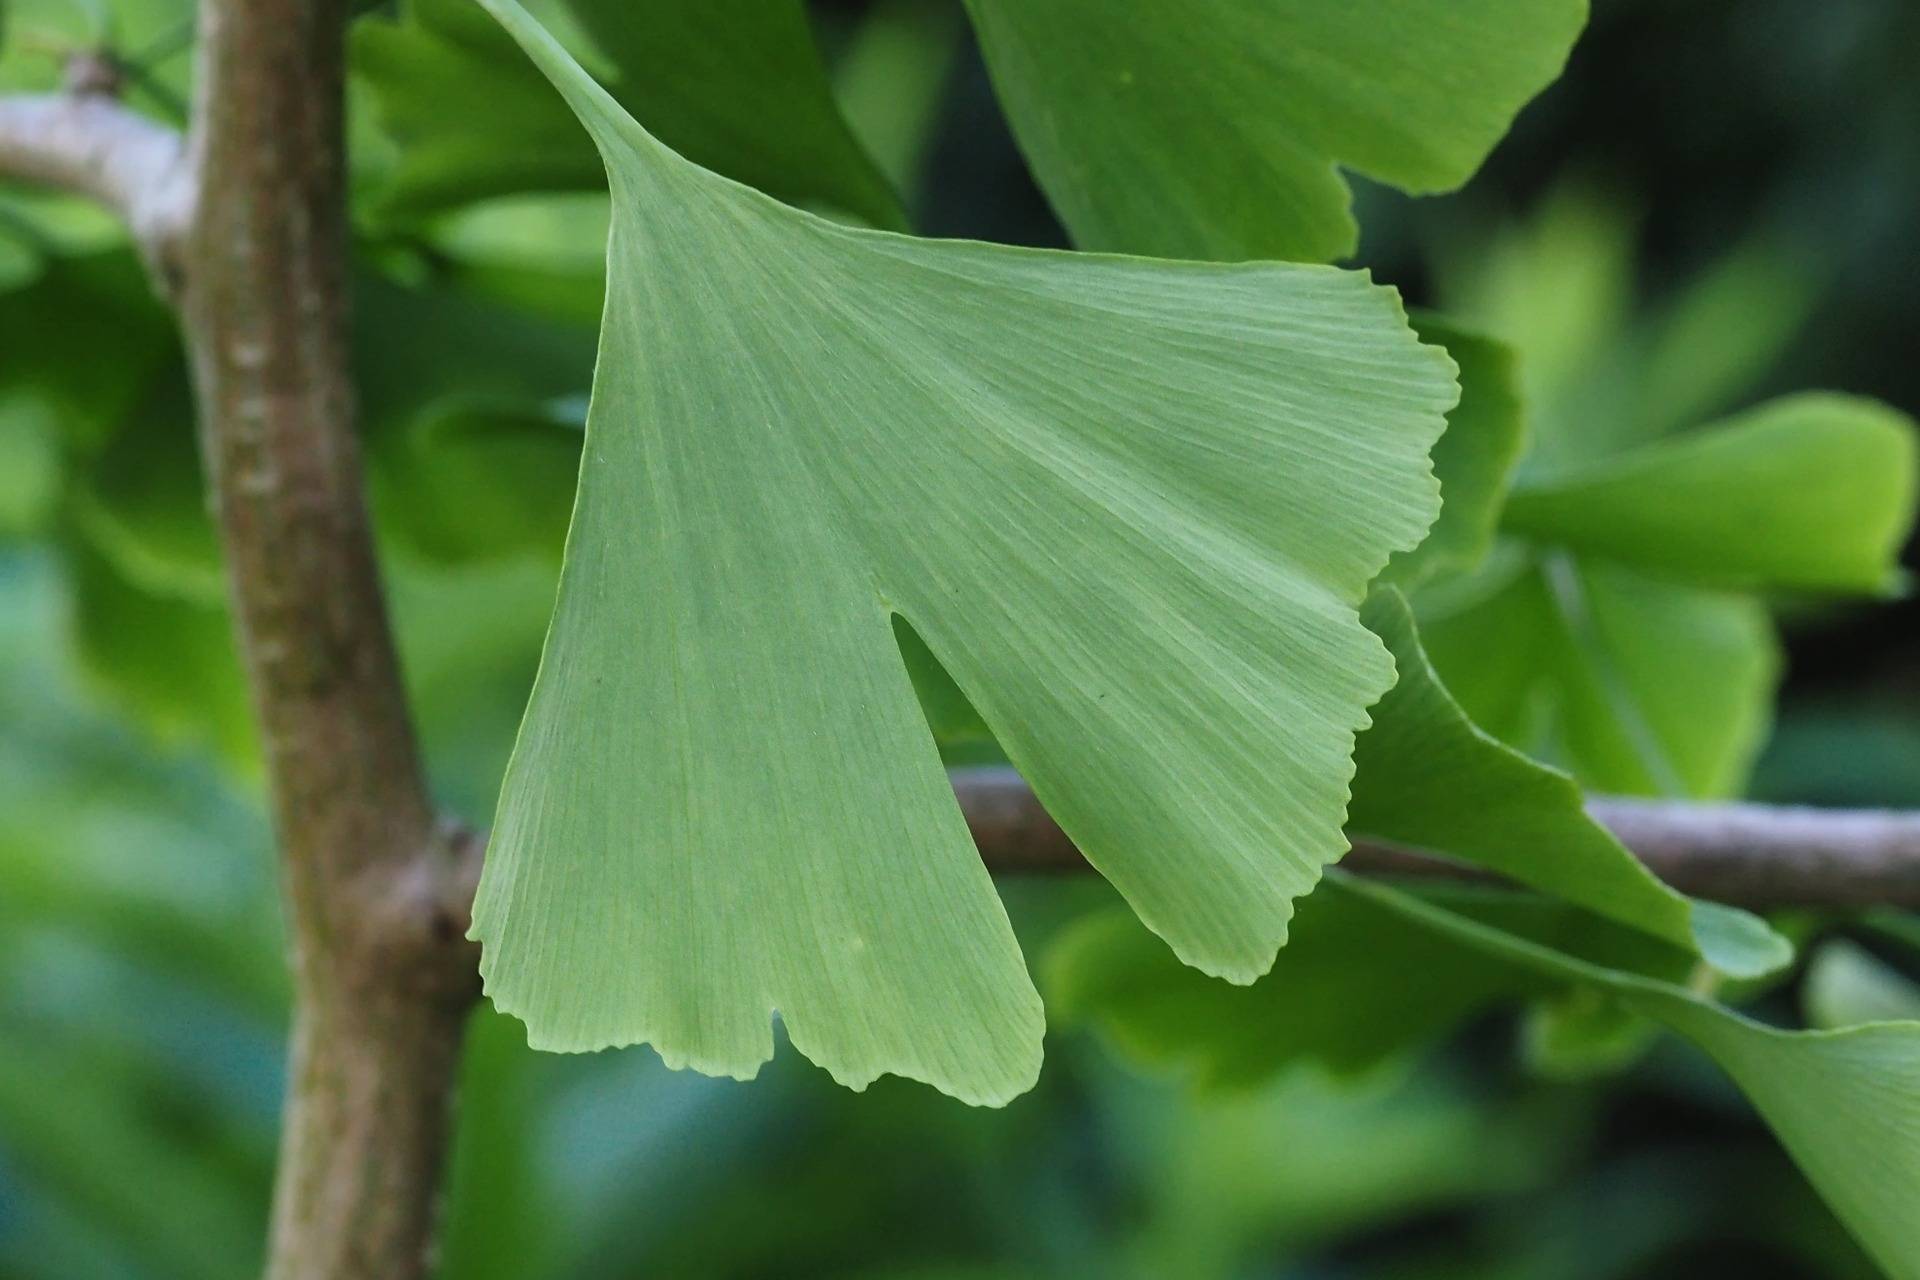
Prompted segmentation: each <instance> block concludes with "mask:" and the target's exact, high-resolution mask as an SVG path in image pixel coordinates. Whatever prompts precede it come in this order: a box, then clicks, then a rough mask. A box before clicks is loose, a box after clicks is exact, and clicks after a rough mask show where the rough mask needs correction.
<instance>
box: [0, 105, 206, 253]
mask: <svg viewBox="0 0 1920 1280" xmlns="http://www.w3.org/2000/svg"><path fill="white" fill-rule="evenodd" d="M181 157H182V145H181V139H180V135H179V134H178V133H177V132H175V131H174V130H172V129H169V128H168V127H166V126H165V125H163V124H158V123H155V122H154V121H152V120H149V119H148V118H147V117H145V116H143V115H141V114H140V113H139V112H137V111H132V110H129V109H128V108H127V107H125V106H123V105H121V104H120V103H119V102H118V101H116V100H115V99H114V98H112V97H110V96H108V95H106V94H102V93H95V92H80V93H74V92H68V93H51V94H17V95H12V96H7V97H0V177H4V178H8V179H15V180H19V181H24V182H32V183H38V184H40V185H43V186H48V187H52V188H55V189H57V190H60V191H67V192H71V193H73V194H75V195H82V196H87V197H89V198H91V199H94V200H97V201H99V202H100V203H101V204H103V205H105V206H106V207H107V208H108V209H110V210H112V211H113V212H114V213H115V214H117V215H118V216H119V217H120V219H121V220H122V221H123V222H125V223H126V225H127V228H128V230H129V231H130V232H131V234H132V235H133V237H134V240H135V242H136V243H138V244H139V246H140V249H141V252H142V254H143V255H144V256H145V257H146V259H147V260H148V262H149V263H151V264H153V265H154V266H155V267H156V268H159V269H160V271H161V273H162V274H163V276H165V277H168V278H170V277H171V275H172V274H173V271H174V256H175V253H176V250H177V248H178V244H179V240H180V235H181V233H182V231H183V230H184V229H185V227H186V223H187V218H188V216H189V213H190V205H191V201H192V191H193V187H192V182H191V181H190V179H189V175H188V174H187V172H186V167H185V165H183V164H182V162H181Z"/></svg>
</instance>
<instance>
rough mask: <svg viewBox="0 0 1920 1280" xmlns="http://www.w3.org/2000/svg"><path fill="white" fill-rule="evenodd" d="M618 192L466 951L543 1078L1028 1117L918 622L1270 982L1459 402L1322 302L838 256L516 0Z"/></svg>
mask: <svg viewBox="0 0 1920 1280" xmlns="http://www.w3.org/2000/svg"><path fill="white" fill-rule="evenodd" d="M488 6H489V8H490V9H491V10H492V11H493V12H494V13H495V14H496V15H497V16H499V17H500V19H501V21H502V22H503V23H504V24H505V25H506V26H507V27H508V29H509V30H511V31H512V32H513V33H514V34H515V36H516V37H517V38H518V39H519V40H520V41H521V43H522V44H523V45H524V46H525V47H526V48H527V50H528V52H529V53H530V54H532V55H533V57H534V58H535V60H536V61H537V62H538V63H539V64H540V65H541V66H542V68H543V69H544V70H545V71H546V72H547V73H548V74H549V75H550V76H551V77H553V79H554V80H555V81H556V83H558V84H559V85H560V87H561V88H562V89H563V91H564V92H565V93H566V94H567V96H568V98H569V100H570V101H571V102H572V104H573V105H574V107H575V109H576V111H578V112H579V113H580V115H581V116H582V118H583V119H584V120H585V121H586V123H587V124H588V126H589V127H590V129H591V130H592V131H593V133H594V135H595V137H596V140H597V141H598V142H599V144H600V146H601V147H602V150H603V152H604V154H605V156H606V158H607V162H608V167H609V170H610V172H611V175H612V183H613V190H614V193H615V206H614V207H615V219H614V229H613V236H612V242H611V246H610V249H609V269H608V279H609V297H608V307H607V317H606V323H605V327H604V330H603V333H602V347H601V360H600V365H599V369H598V372H597V374H596V385H595V388H594V395H593V402H592V408H591V410H590V412H589V415H588V423H587V442H586V448H585V459H584V463H583V470H582V476H581V483H580V495H579V499H578V503H577V506H576V508H575V514H574V520H573V526H572V530H571V532H570V534H569V545H568V551H567V560H566V565H565V569H564V571H563V580H562V585H561V590H560V597H559V602H558V606H557V610H556V613H555V617H554V622H553V628H552V631H551V633H550V635H549V639H548V645H547V651H546V656H545V659H544V662H543V666H542V670H541V673H540V677H539V680H538V682H537V684H536V687H535V691H534V694H533V698H532V701H531V704H530V706H529V708H528V712H527V719H526V722H525V724H524V725H523V727H522V730H521V736H520V741H519V744H518V746H517V748H516V753H515V758H514V761H513V764H512V766H511V767H510V769H509V772H508V778H507V782H506V786H505V788H504V791H503V795H502V799H501V806H500V811H499V815H498V819H497V821H496V823H495V826H494V836H493V841H492V844H491V846H490V848H489V852H488V859H487V868H486V875H485V878H484V881H483V883H482V885H481V889H480V895H479V900H478V902H477V903H476V906H475V912H474V931H475V935H476V936H477V937H479V938H480V939H482V941H483V942H484V944H485V946H484V951H483V962H482V970H483V973H484V975H485V977H486V981H487V986H488V990H489V991H490V992H491V994H492V995H493V998H494V999H495V1001H496V1003H498V1004H499V1005H500V1006H501V1007H502V1008H504V1009H506V1010H508V1011H510V1012H514V1013H516V1014H518V1015H519V1016H521V1017H522V1018H524V1019H525V1020H527V1022H528V1024H529V1030H530V1036H531V1039H532V1040H533V1042H534V1043H535V1044H537V1045H541V1046H544V1047H548V1048H569V1049H583V1048H590V1047H595V1046H599V1045H606V1044H615V1043H630V1042H634V1041H647V1042H649V1043H652V1044H653V1045H654V1046H655V1047H656V1048H658V1049H659V1050H660V1051H661V1053H662V1056H663V1057H665V1058H666V1059H667V1060H668V1061H670V1062H672V1063H675V1064H678V1065H693V1066H697V1067H699V1068H701V1069H703V1070H707V1071H711V1072H724V1073H731V1074H736V1075H748V1074H751V1073H752V1072H753V1071H754V1070H756V1068H757V1067H758V1065H759V1064H760V1063H761V1062H762V1061H764V1060H765V1059H766V1058H767V1057H768V1056H769V1055H770V1054H771V1052H772V1036H771V1032H770V1028H769V1026H768V1014H769V1012H770V1011H771V1010H775V1009H777V1010H779V1012H780V1014H781V1016H782V1018H783V1019H784V1021H785V1023H786V1027H787V1030H788V1034H789V1036H790V1038H791V1039H792V1041H793V1043H794V1044H795V1046H796V1047H797V1048H799V1049H800V1050H801V1051H802V1052H803V1053H805V1054H807V1056H809V1057H811V1058H813V1059H814V1060H815V1061H816V1062H819V1063H821V1064H822V1065H823V1066H825V1067H827V1069H828V1070H829V1071H831V1072H832V1073H833V1074H834V1075H835V1076H836V1078H838V1079H841V1080H843V1081H846V1082H848V1083H850V1084H855V1085H859V1084H864V1083H865V1082H867V1081H869V1080H871V1079H873V1078H874V1077H875V1076H876V1075H878V1074H880V1073H882V1072H895V1073H898V1074H902V1075H907V1076H911V1077H914V1078H917V1079H922V1080H927V1081H929V1082H931V1083H934V1084H936V1085H938V1086H939V1087H940V1088H942V1089H945V1090H947V1091H949V1092H952V1093H954V1094H956V1095H957V1096H960V1097H962V1098H966V1099H970V1100H974V1101H1000V1100H1004V1099H1005V1098H1007V1097H1009V1096H1011V1095H1012V1094H1014V1093H1016V1092H1018V1091H1019V1090H1021V1089H1022V1088H1024V1087H1026V1086H1027V1085H1028V1084H1029V1083H1030V1082H1031V1080H1032V1078H1033V1075H1034V1072H1035V1070H1036V1069H1037V1066H1038V1056H1039V1037H1040V1031H1041V1018H1040V1011H1039V1005H1038V1000H1037V998H1036V997H1035V995H1034V993H1033V991H1032V988H1031V985H1030V983H1029V982H1028V980H1027V977H1026V974H1025V972H1024V969H1023V966H1022V964H1021V959H1020V955H1019V952H1018V949H1017V947H1016V945H1015V943H1014V940H1013V937H1012V934H1011V932H1010V930H1009V929H1008V927H1007V924H1006V918H1005V915H1004V912H1003V911H1002V909H1001V906H1000V904H999V902H998V900H997V898H996V897H995V895H994V891H993V887H992V883H991V881H990V880H989V878H988V876H987V874H986V871H985V869H984V868H983V867H982V866H981V864H980V861H979V858H978V856H977V854H976V853H975V851H974V849H973V847H972V843H971V841H970V840H969V838H968V835H967V831H966V827H965V824H964V822H963V821H962V819H961V815H960V812H959V809H958V807H957V805H956V804H955V802H954V800H953V797H952V795H951V793H950V791H949V790H948V787H947V783H946V779H945V775H944V773H943V772H942V770H941V768H940V762H939V758H938V755H937V753H936V751H935V750H934V747H933V743H932V741H931V739H930V736H929V734H928V731H927V727H926V724H925V722H924V721H923V720H922V718H921V715H920V712H919V708H918V706H917V704H916V702H915V700H914V697H913V691H912V687H911V684H910V683H909V680H908V677H907V673H906V669H905V667H904V665H903V663H902V661H901V657H900V651H899V649H898V647H897V645H896V643H895V640H894V635H893V627H892V623H891V615H893V614H898V615H899V616H901V617H903V618H905V619H906V620H907V621H908V622H909V623H910V624H911V626H912V627H913V629H914V630H915V631H916V632H918V633H919V635H920V636H921V637H922V638H924V640H925V641H926V643H927V645H928V646H929V647H930V649H931V651H932V652H933V653H934V654H935V655H937V657H938V659H939V660H940V662H941V663H942V664H943V665H944V666H945V667H946V668H947V670H949V671H950V672H952V674H953V675H954V677H955V679H956V680H957V681H958V683H959V686H960V687H961V688H962V689H963V690H964V691H965V692H966V694H967V696H968V697H969V698H970V699H971V700H972V702H973V704H974V705H975V706H976V707H978V708H979V710H980V713H981V714H982V715H983V716H984V718H985V720H986V722H987V723H988V724H989V725H991V726H992V728H993V730H994V733H995V735H996V736H997V737H998V739H999V741H1000V742H1001V743H1002V744H1003V745H1004V746H1005V748H1006V750H1007V754H1008V756H1009V758H1010V759H1011V760H1012V761H1013V762H1014V763H1015V764H1016V765H1017V766H1018V767H1019V768H1020V769H1021V770H1022V772H1023V773H1024V774H1025V775H1026V776H1027V778H1028V779H1029V781H1030V782H1031V783H1032V785H1033V787H1034V789H1035V791H1036V793H1037V794H1038V795H1039V796H1040V798H1041V799H1042V801H1043V802H1044V803H1045V804H1046V805H1047V806H1048V808H1049V809H1050V810H1051V812H1052V813H1053V814H1054V816H1055V817H1056V818H1058V819H1059V821H1060V823H1061V825H1062V826H1063V827H1064V828H1065V829H1066V830H1067V831H1068V832H1069V833H1070V834H1071V835H1072V837H1073V838H1074V840H1075V841H1076V842H1077V843H1078V844H1079V846H1080V848H1081V849H1083V850H1084V851H1085V852H1086V853H1087V855H1088V856H1089V858H1090V859H1091V860H1092V861H1093V863H1094V864H1095V865H1096V866H1097V867H1099V868H1100V869H1101V870H1102V871H1103V872H1104V873H1105V874H1106V875H1107V876H1108V878H1109V879H1111V880H1112V881H1113V882H1114V883H1115V884H1116V885H1117V886H1118V887H1119V888H1120V890H1121V891H1122V893H1124V894H1125V895H1126V896H1127V898H1128V899H1129V900H1130V901H1131V902H1132V904H1133V905H1134V907H1135V909H1136V910H1137V911H1139V913H1140V915H1141V917H1142V918H1143V919H1144V920H1145V921H1146V922H1147V923H1148V924H1149V925H1150V926H1151V927H1153V928H1154V929H1155V931H1156V932H1158V933H1160V934H1161V935H1162V936H1163V937H1164V938H1166V939H1167V940H1168V941H1169V942H1170V943H1171V944H1172V945H1173V947H1174V948H1175V950H1176V951H1177V952H1178V953H1179V954H1180V955H1181V957H1182V958H1183V959H1185V960H1187V961H1188V962H1190V963H1193V964H1196V965H1199V966H1201V967H1203V968H1205V969H1207V970H1208V971H1210V972H1213V973H1218V974H1223V975H1228V976H1231V977H1233V978H1236V979H1239V980H1241V981H1247V980H1251V979H1252V978H1253V977H1255V976H1257V975H1258V974H1260V973H1261V972H1264V971H1265V970H1266V969H1267V967H1268V966H1269V965H1270V964H1271V963H1272V959H1273V955H1274V952H1275V950H1276V948H1277V947H1278V946H1279V944H1280V942H1281V941H1282V939H1283V937H1284V935H1285V930H1286V922H1287V919H1288V917H1289V916H1290V915H1291V911H1292V899H1293V898H1295V897H1297V896H1298V895H1300V894H1302V893H1304V892H1305V891H1306V890H1307V889H1309V888H1310V887H1311V886H1312V885H1313V884H1314V882H1315V881H1316V880H1317V879H1318V876H1319V873H1320V869H1321V867H1322V866H1323V865H1324V864H1325V863H1326V862H1328V861H1330V860H1332V859H1333V858H1335V857H1337V856H1338V855H1339V853H1340V852H1341V851H1342V850H1343V849H1344V847H1345V842H1344V839H1343V838H1342V836H1341V834H1340V819H1341V815H1342V813H1343V811H1344V808H1345V802H1346V788H1347V780H1348V778H1349V777H1350V775H1351V764H1350V760H1349V753H1350V751H1351V748H1352V734H1353V732H1354V731H1355V730H1356V729H1357V728H1359V727H1360V726H1361V725H1363V724H1364V723H1365V720H1366V717H1365V712H1364V708H1365V707H1366V706H1367V705H1368V704H1369V703H1371V702H1372V701H1373V700H1374V699H1375V698H1377V697H1378V696H1379V695H1380V693H1381V692H1383V691H1384V690H1385V688H1386V687H1387V685H1388V684H1389V683H1390V682H1391V680H1392V663H1391V660H1390V659H1389V657H1388V655H1387V653H1386V651H1385V649H1384V648H1382V647H1381V645H1380V644H1379V642H1378V641H1377V640H1376V639H1375V638H1374V637H1373V636H1372V635H1371V634H1370V633H1369V632H1367V631H1366V630H1365V628H1364V627H1362V626H1361V624H1360V622H1359V619H1358V617H1357V615H1356V612H1355V609H1356V606H1357V605H1358V603H1359V601H1360V599H1361V597H1362V595H1363V592H1364V589H1365V584H1366V582H1367V580H1368V579H1369V578H1371V577H1372V576H1373V575H1374V574H1375V573H1376V572H1377V571H1378V570H1379V569H1380V567H1381V566H1382V565H1383V564H1384V563H1385V561H1386V559H1387V557H1388V555H1389V554H1390V553H1391V552H1392V551H1393V550H1395V549H1398V548H1401V547H1406V546H1410V545H1412V544H1413V543H1414V542H1415V541H1417V540H1418V538H1419V537H1420V536H1421V534H1422V533H1424V531H1425V529H1426V527H1427V525H1428V524H1429V523H1430V522H1431V521H1432V519H1433V516H1434V514H1435V509H1436V500H1437V492H1436V486H1435V484H1434V481H1433V477H1432V474H1431V472H1430V471H1429V469H1428V464H1427V458H1426V454H1427V450H1428V449H1429V448H1430V447H1431V445H1432V443H1433V440H1434V439H1435V437H1436V436H1437V435H1438V434H1439V431H1440V428H1441V425H1442V421H1443V414H1444V413H1445V411H1446V409H1447V408H1448V407H1450V405H1451V404H1452V401H1453V397H1454V385H1453V381H1452V377H1451V365H1450V364H1449V362H1448V361H1447V360H1446V358H1445V357H1444V355H1443V354H1442V353H1440V352H1437V351H1434V350H1433V349H1431V348H1427V347H1422V346H1420V345H1419V344H1418V342H1417V341H1416V340H1415V338H1414V337H1413V335H1412V333H1411V332H1410V331H1409V330H1408V329H1407V327H1406V324H1405V320H1404V316H1403V315H1402V313H1401V311H1400V308H1399V305H1398V301H1397V299H1396V298H1395V296H1394V295H1393V294H1392V293H1391V292H1390V291H1388V290H1384V289H1380V288H1377V287H1375V286H1373V285H1371V284H1369V283H1368V282H1367V281H1366V280H1365V278H1364V277H1361V276H1358V275H1354V274H1350V273H1345V272H1338V271H1333V270H1329V269H1325V268H1306V267H1287V266H1280V265H1259V266H1250V267H1241V268H1235V267H1218V266H1205V265H1193V264H1176V263H1162V262H1148V261H1137V260H1129V259H1120V258H1098V257H1085V256H1078V255H1068V254H1058V253H1044V252H1034V251H1025V250H1012V249H1003V248H996V247H991V246H986V245H980V244H971V243H938V242H930V241H918V240H912V239H906V238H902V237H898V236H892V235H887V234H883V233H874V232H864V231H858V230H853V229H850V228H846V227H842V226H837V225H835V224H832V223H828V222H824V221H822V220H819V219H817V218H813V217H810V216H808V215H805V214H801V213H798V212H796V211H794V210H791V209H789V208H786V207H784V206H781V205H779V204H777V203H775V202H773V201H771V200H769V199H766V198H764V197H762V196H760V195H758V194H756V193H754V192H752V191H749V190H747V189H746V188H743V187H739V186H736V185H734V184H731V183H728V182H725V181H722V180H720V179H717V178H715V177H714V176H712V175H710V174H707V173H705V172H703V171H701V170H699V169H697V168H695V167H693V166H692V165H689V164H687V163H686V162H684V161H683V160H681V159H680V158H678V157H677V156H675V155H673V154H672V153H671V152H669V151H667V150H666V149H665V148H664V147H662V146H661V145H660V144H659V143H657V142H656V141H655V140H654V139H653V138H651V137H650V136H649V135H647V134H646V133H645V132H643V131H642V130H641V129H640V128H639V127H638V126H637V125H636V124H635V123H634V122H633V121H632V120H631V119H630V118H629V117H628V116H627V115H626V114H625V113H624V112H623V111H622V110H621V109H620V107H619V105H618V104H617V103H616V102H614V101H613V100H612V99H611V98H610V97H608V96H607V95H606V94H604V93H603V92H602V91H601V90H600V89H599V88H598V87H597V86H596V85H595V84H594V83H593V82H592V81H591V80H590V79H589V78H588V77H587V76H586V75H585V73H584V72H582V71H581V70H580V68H579V67H578V66H577V65H576V64H575V63H574V62H573V61H572V60H571V59H570V58H569V57H567V55H566V54H565V53H564V51H562V50H561V49H560V47H559V46H558V45H557V44H555V43H554V42H553V41H552V40H551V39H550V38H549V37H548V36H547V35H546V34H545V32H544V31H542V30H541V29H540V28H539V27H538V26H537V25H535V24H534V23H533V22H532V20H531V19H529V18H528V17H527V16H526V14H525V12H524V11H523V10H521V9H519V8H518V7H517V6H515V5H514V4H512V3H511V0H488Z"/></svg>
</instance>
